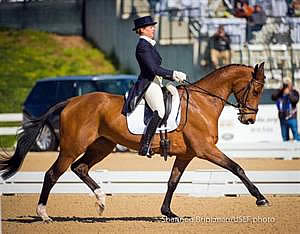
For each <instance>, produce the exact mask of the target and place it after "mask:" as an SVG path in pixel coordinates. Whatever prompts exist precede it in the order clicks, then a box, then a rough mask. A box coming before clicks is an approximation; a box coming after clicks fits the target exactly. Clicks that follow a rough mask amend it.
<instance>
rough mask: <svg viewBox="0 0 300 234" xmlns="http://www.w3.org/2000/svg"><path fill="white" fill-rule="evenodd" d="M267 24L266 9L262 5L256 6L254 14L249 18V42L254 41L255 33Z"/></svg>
mask: <svg viewBox="0 0 300 234" xmlns="http://www.w3.org/2000/svg"><path fill="white" fill-rule="evenodd" d="M266 22H267V16H266V13H265V11H264V9H263V8H262V7H261V6H260V5H255V6H254V12H253V14H252V15H251V16H250V17H248V22H247V41H248V42H251V40H253V39H254V35H253V32H258V31H260V30H261V29H262V27H263V26H264V25H265V24H266Z"/></svg>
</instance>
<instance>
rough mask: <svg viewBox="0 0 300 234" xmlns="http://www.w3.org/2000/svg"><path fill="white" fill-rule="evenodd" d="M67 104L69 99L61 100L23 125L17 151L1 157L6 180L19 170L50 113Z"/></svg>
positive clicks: (1, 172) (59, 109)
mask: <svg viewBox="0 0 300 234" xmlns="http://www.w3.org/2000/svg"><path fill="white" fill-rule="evenodd" d="M67 104H68V101H65V102H60V103H58V104H56V105H55V106H53V107H51V108H50V109H49V110H48V111H47V113H46V114H44V115H43V116H41V117H40V118H37V119H32V120H30V121H28V122H26V123H25V124H24V125H23V126H22V128H21V132H20V133H18V134H17V138H18V140H17V148H16V150H15V153H14V154H13V155H12V156H10V155H1V157H0V175H1V177H2V178H3V179H4V180H6V179H8V178H10V177H12V176H13V175H14V174H16V172H17V171H18V170H19V168H20V167H21V165H22V163H23V161H24V159H25V156H26V154H27V153H28V151H29V150H30V148H31V147H32V145H33V144H34V142H35V139H36V138H37V137H38V135H39V133H40V132H41V130H42V129H43V127H44V125H45V123H46V122H47V119H48V117H49V115H51V114H52V113H54V112H56V111H62V110H63V109H64V108H65V106H66V105H67Z"/></svg>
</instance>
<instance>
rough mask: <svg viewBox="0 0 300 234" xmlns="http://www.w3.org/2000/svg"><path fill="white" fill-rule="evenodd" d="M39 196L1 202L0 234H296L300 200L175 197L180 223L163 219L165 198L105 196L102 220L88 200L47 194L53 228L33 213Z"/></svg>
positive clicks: (91, 199)
mask: <svg viewBox="0 0 300 234" xmlns="http://www.w3.org/2000/svg"><path fill="white" fill-rule="evenodd" d="M38 197H39V194H17V195H15V196H1V203H2V209H1V212H2V232H3V233H50V232H51V233H71V232H73V233H120V232H122V233H142V232H143V233H155V232H157V233H230V232H232V233H241V232H244V233H299V231H300V223H299V220H300V212H299V210H300V197H291V196H289V197H286V196H280V197H277V196H275V197H274V196H267V198H268V199H269V201H270V203H271V206H270V207H256V205H255V199H254V198H252V197H251V196H240V197H219V198H205V197H202V198H195V197H188V196H183V195H175V196H174V199H173V202H172V205H171V207H172V210H173V212H175V213H176V214H177V215H179V216H180V221H181V222H180V223H169V221H170V220H168V219H166V218H165V217H163V216H161V214H160V206H161V204H162V201H163V198H164V195H114V196H107V201H106V210H105V211H104V213H103V216H101V217H99V216H98V215H97V214H96V209H95V206H94V203H95V198H94V197H93V196H90V195H88V194H85V195H74V194H51V195H50V197H49V202H48V205H47V212H48V215H49V216H50V217H51V218H52V219H53V223H50V224H43V223H42V221H41V220H40V218H39V217H37V215H36V213H35V208H36V204H37V201H38Z"/></svg>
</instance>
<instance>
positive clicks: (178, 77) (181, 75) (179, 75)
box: [173, 71, 186, 83]
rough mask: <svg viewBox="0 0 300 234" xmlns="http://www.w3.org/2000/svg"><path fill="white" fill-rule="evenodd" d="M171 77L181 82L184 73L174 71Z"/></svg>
mask: <svg viewBox="0 0 300 234" xmlns="http://www.w3.org/2000/svg"><path fill="white" fill-rule="evenodd" d="M173 79H174V80H175V81H177V82H179V83H183V81H185V80H186V74H185V73H183V72H180V71H174V72H173Z"/></svg>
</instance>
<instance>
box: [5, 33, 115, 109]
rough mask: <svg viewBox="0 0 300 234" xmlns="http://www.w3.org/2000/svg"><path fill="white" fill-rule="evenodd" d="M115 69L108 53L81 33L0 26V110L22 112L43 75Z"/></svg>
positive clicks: (50, 75) (111, 70) (89, 72)
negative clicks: (46, 31)
mask: <svg viewBox="0 0 300 234" xmlns="http://www.w3.org/2000/svg"><path fill="white" fill-rule="evenodd" d="M103 73H116V68H115V67H114V66H113V64H112V62H111V61H109V60H108V59H107V58H106V57H105V55H104V54H103V53H102V52H101V51H99V50H98V49H96V48H93V46H92V45H91V44H89V43H87V42H86V41H84V40H83V39H82V38H81V37H78V36H66V37H63V36H58V35H55V34H50V33H45V32H37V31H33V30H12V29H0V113H12V112H15V113H18V112H21V107H22V103H23V102H24V99H25V98H26V96H27V95H28V93H29V91H30V90H31V88H32V87H33V85H34V83H35V81H36V80H38V79H41V78H43V77H55V76H64V75H87V74H103Z"/></svg>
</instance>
